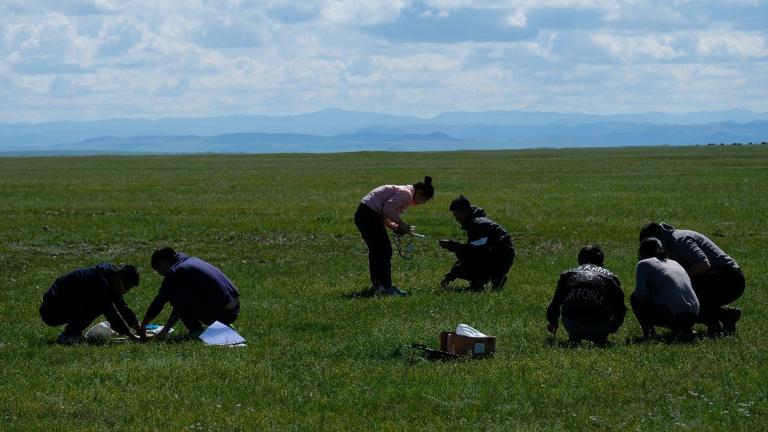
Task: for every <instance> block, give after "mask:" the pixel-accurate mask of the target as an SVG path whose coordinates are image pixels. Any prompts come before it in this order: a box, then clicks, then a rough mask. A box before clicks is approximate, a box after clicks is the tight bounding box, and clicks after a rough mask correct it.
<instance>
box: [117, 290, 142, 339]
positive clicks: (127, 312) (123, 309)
mask: <svg viewBox="0 0 768 432" xmlns="http://www.w3.org/2000/svg"><path fill="white" fill-rule="evenodd" d="M114 303H115V308H116V309H117V311H118V312H119V313H120V315H121V316H122V317H123V319H124V320H125V323H126V324H128V326H129V327H130V328H132V329H134V330H136V331H137V332H138V331H139V319H138V318H137V317H136V314H135V313H134V312H133V309H131V308H130V307H129V306H128V303H126V302H125V299H124V298H123V296H120V297H118V298H117V299H116V300H115V302H114Z"/></svg>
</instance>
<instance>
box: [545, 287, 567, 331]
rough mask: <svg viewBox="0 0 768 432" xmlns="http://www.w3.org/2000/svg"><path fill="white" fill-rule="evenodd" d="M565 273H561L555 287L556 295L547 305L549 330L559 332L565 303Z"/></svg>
mask: <svg viewBox="0 0 768 432" xmlns="http://www.w3.org/2000/svg"><path fill="white" fill-rule="evenodd" d="M565 277H566V276H565V275H564V274H561V275H560V279H559V280H558V282H557V288H556V289H555V295H553V296H552V301H551V302H550V303H549V307H547V331H549V332H550V333H552V334H557V328H558V321H559V320H560V307H561V306H562V305H563V298H564V291H565Z"/></svg>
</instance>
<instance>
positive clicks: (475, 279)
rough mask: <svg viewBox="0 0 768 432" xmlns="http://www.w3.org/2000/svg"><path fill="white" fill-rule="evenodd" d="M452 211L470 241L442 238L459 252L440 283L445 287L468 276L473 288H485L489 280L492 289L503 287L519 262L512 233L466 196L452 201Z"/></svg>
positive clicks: (452, 248) (444, 244)
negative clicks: (461, 241) (463, 241)
mask: <svg viewBox="0 0 768 432" xmlns="http://www.w3.org/2000/svg"><path fill="white" fill-rule="evenodd" d="M450 210H451V213H453V217H454V219H456V221H457V222H458V223H459V224H460V225H461V228H462V229H463V230H465V231H466V232H467V242H466V243H459V242H455V241H453V240H440V247H442V248H444V249H448V250H449V251H451V252H453V253H455V254H456V263H455V264H454V265H453V267H452V268H451V271H449V272H448V273H447V274H446V275H445V277H444V278H443V280H442V281H441V282H440V285H441V286H442V287H443V288H445V287H447V286H448V284H449V283H451V281H453V280H455V279H465V280H468V281H469V289H470V290H472V291H482V290H483V289H485V285H486V284H487V283H488V282H490V285H491V289H495V290H499V289H501V288H502V287H503V286H504V284H505V283H506V282H507V273H508V272H509V269H510V268H511V267H512V263H513V262H514V261H515V245H514V243H513V241H512V236H510V235H509V233H507V231H506V230H505V229H504V228H503V227H502V226H501V225H499V224H498V223H496V222H494V221H492V220H491V219H488V218H487V217H486V216H485V210H483V209H482V208H480V207H475V206H473V205H471V204H470V202H469V199H467V197H465V196H464V195H461V196H459V197H458V198H456V199H454V200H453V201H451V206H450Z"/></svg>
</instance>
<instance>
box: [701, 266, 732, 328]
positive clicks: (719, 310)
mask: <svg viewBox="0 0 768 432" xmlns="http://www.w3.org/2000/svg"><path fill="white" fill-rule="evenodd" d="M691 283H692V284H693V291H695V292H696V297H698V299H699V305H700V306H701V311H700V312H699V322H702V323H704V324H707V325H709V324H710V323H715V322H716V321H720V320H722V319H723V317H724V311H725V309H724V308H723V306H724V305H727V304H729V303H731V302H733V301H735V300H736V299H738V298H739V297H741V295H742V294H744V286H745V281H744V273H742V272H741V269H738V268H732V267H721V268H717V269H712V270H710V271H709V272H707V273H705V274H703V275H698V276H694V277H692V278H691Z"/></svg>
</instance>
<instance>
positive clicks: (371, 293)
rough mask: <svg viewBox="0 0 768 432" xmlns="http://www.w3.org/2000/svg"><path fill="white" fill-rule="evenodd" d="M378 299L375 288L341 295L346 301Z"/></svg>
mask: <svg viewBox="0 0 768 432" xmlns="http://www.w3.org/2000/svg"><path fill="white" fill-rule="evenodd" d="M373 297H376V290H375V289H374V288H373V287H367V288H364V289H362V290H360V291H352V292H348V293H345V294H342V295H341V298H345V299H358V298H373Z"/></svg>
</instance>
